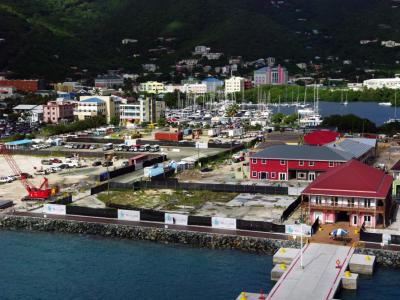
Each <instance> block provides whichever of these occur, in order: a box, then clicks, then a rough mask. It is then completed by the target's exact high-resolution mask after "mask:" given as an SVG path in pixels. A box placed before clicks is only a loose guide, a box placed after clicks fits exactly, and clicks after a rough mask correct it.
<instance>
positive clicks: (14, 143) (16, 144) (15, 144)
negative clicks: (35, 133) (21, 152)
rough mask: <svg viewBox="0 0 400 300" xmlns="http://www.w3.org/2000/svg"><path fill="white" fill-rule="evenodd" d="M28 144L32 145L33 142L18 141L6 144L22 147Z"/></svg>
mask: <svg viewBox="0 0 400 300" xmlns="http://www.w3.org/2000/svg"><path fill="white" fill-rule="evenodd" d="M26 144H32V140H18V141H12V142H7V143H6V145H7V146H20V145H26Z"/></svg>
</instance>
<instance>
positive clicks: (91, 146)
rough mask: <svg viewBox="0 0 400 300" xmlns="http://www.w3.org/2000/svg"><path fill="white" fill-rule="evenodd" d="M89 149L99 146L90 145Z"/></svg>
mask: <svg viewBox="0 0 400 300" xmlns="http://www.w3.org/2000/svg"><path fill="white" fill-rule="evenodd" d="M89 149H90V150H95V149H97V146H96V145H90V147H89Z"/></svg>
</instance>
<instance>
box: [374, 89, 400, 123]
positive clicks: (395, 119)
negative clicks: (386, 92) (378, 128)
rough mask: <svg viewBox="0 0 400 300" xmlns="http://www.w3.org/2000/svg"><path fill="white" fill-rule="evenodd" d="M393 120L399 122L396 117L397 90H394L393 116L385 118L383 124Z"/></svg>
mask: <svg viewBox="0 0 400 300" xmlns="http://www.w3.org/2000/svg"><path fill="white" fill-rule="evenodd" d="M379 104H381V103H379ZM395 122H400V119H398V118H397V90H395V91H394V118H391V119H389V120H387V121H386V122H385V124H390V123H395Z"/></svg>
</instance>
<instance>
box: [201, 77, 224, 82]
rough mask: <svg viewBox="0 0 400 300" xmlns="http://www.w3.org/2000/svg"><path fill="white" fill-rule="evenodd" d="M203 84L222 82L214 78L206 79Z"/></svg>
mask: <svg viewBox="0 0 400 300" xmlns="http://www.w3.org/2000/svg"><path fill="white" fill-rule="evenodd" d="M203 82H222V81H221V80H219V79H217V78H214V77H208V78H206V79H204V80H203Z"/></svg>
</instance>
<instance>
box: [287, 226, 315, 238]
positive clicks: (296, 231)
mask: <svg viewBox="0 0 400 300" xmlns="http://www.w3.org/2000/svg"><path fill="white" fill-rule="evenodd" d="M302 229H303V236H311V226H309V225H285V233H286V234H290V235H301V230H302Z"/></svg>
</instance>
